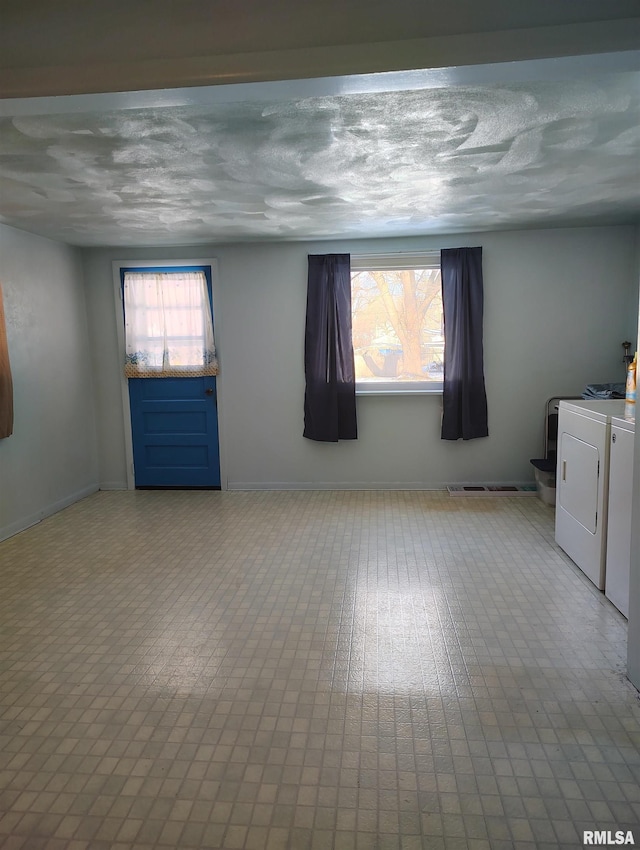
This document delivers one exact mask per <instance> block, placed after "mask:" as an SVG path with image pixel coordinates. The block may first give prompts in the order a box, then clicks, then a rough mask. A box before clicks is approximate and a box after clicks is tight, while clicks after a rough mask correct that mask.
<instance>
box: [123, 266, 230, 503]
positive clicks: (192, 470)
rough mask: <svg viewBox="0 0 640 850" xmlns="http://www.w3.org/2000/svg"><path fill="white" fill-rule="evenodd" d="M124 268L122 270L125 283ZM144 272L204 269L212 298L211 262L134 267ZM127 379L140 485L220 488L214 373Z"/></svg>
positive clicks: (135, 476)
mask: <svg viewBox="0 0 640 850" xmlns="http://www.w3.org/2000/svg"><path fill="white" fill-rule="evenodd" d="M126 271H128V270H127V269H122V270H121V276H122V281H123V282H124V275H125V272H126ZM131 271H134V270H131ZM146 271H152V272H170V273H173V272H176V273H177V272H179V271H204V272H205V275H206V278H207V285H208V290H209V299H210V300H211V269H210V267H204V268H203V267H193V266H190V267H188V268H181V269H176V268H157V267H153V268H144V269H141V268H136V269H135V272H146ZM128 381H129V400H130V405H131V435H132V440H133V465H134V478H135V486H136V488H138V489H139V488H155V487H157V488H172V487H173V488H182V489H189V488H205V489H218V490H219V489H220V452H219V441H218V409H217V398H216V378H215V377H212V376H199V377H163V378H129V379H128Z"/></svg>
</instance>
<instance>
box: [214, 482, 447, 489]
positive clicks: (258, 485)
mask: <svg viewBox="0 0 640 850" xmlns="http://www.w3.org/2000/svg"><path fill="white" fill-rule="evenodd" d="M228 489H229V490H446V489H447V485H446V484H445V483H444V482H439V481H438V482H431V483H429V482H424V481H409V482H407V481H229V484H228Z"/></svg>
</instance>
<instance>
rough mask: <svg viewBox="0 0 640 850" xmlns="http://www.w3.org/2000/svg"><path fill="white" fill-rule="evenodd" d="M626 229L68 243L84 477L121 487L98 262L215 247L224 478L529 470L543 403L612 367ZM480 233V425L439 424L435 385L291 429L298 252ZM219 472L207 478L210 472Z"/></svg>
mask: <svg viewBox="0 0 640 850" xmlns="http://www.w3.org/2000/svg"><path fill="white" fill-rule="evenodd" d="M635 243H636V229H635V228H634V227H603V228H579V229H556V230H547V231H514V232H502V233H484V234H467V235H464V236H460V235H457V236H450V237H447V238H435V237H431V238H425V239H395V240H371V241H368V242H364V241H358V242H356V241H354V242H349V243H347V242H317V243H282V244H252V245H226V246H219V247H215V246H198V247H195V248H192V249H185V248H174V249H171V250H166V251H158V250H151V249H147V250H136V251H131V250H123V249H95V250H94V249H87V250H85V251H84V252H83V256H84V262H85V277H86V282H87V299H88V310H89V318H90V326H91V329H92V343H93V355H94V358H95V368H96V374H97V377H98V380H97V415H98V431H99V456H100V481H101V482H102V483H103V485H105V486H109V487H114V486H125V482H126V468H125V449H124V445H125V443H124V433H123V425H122V403H121V392H120V386H121V385H120V380H121V379H120V368H121V366H120V364H121V359H122V357H121V354H120V352H118V350H117V342H116V326H115V315H114V301H113V282H112V270H111V261H112V260H114V259H124V260H132V259H145V258H149V259H152V258H153V259H162V258H164V259H171V258H179V259H182V258H188V257H190V256H191V257H203V256H212V257H213V256H215V257H217V258H218V260H219V271H220V282H219V288H218V294H217V297H216V300H215V303H214V310H215V325H216V334H217V342H218V347H219V350H220V362H221V375H220V378H219V388H220V415H221V419H222V421H221V427H222V435H223V443H222V450H223V452H224V461H225V468H226V470H227V475H228V480H227V482H226V483H227V484H228V486H229V487H230V488H242V487H256V488H260V487H300V488H304V487H353V486H356V487H358V486H360V487H393V486H397V487H442V486H444V485H446V484H447V483H453V482H460V481H483V482H487V481H490V482H522V481H529V480H531V477H532V469H531V466H530V463H529V459H530V458H531V457H536V456H540V454H541V451H542V433H543V414H544V407H545V402H546V400H547V398H548V397H550V396H553V395H575V394H579V393H580V392H581V391H582V388H583V387H584V385H585V384H586V383H588V382H603V381H610V380H621V381H622V380H623V379H624V369H623V366H622V363H621V360H622V353H623V351H622V346H621V343H622V341H623V340H624V339H627V338H630V335H631V334H632V333H634V332H635V323H636V319H635V316H631V315H630V313H629V304H630V303H631V302H632V299H635V302H634V303H637V297H638V296H637V276H636V273H635V272H636V269H635ZM460 245H482V246H483V248H484V275H485V372H486V382H487V394H488V402H489V429H490V436H489V438H487V439H482V440H475V441H471V442H469V443H463V442H461V441H460V442H458V443H448V442H443V441H441V440H440V438H439V425H440V398H439V397H403V398H361V397H360V398H359V399H358V424H359V433H360V437H359V439H358V441H357V442H344V443H340V444H338V445H325V444H318V443H314V442H311V441H309V440H305V439H304V438H303V437H302V425H303V414H302V406H303V396H304V373H303V338H304V316H305V302H306V273H307V271H306V269H307V266H306V262H307V261H306V257H307V254H308V253H326V252H330V251H351V252H353V253H367V252H370V253H376V252H382V251H389V250H396V251H400V250H418V249H420V248H422V249H433V248H436V247H440V246H442V247H447V246H460ZM224 484H225V482H223V486H224Z"/></svg>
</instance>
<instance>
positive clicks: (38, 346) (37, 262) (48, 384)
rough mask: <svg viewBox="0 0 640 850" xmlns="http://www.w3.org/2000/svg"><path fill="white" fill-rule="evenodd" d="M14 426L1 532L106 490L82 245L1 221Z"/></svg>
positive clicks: (2, 473)
mask: <svg viewBox="0 0 640 850" xmlns="http://www.w3.org/2000/svg"><path fill="white" fill-rule="evenodd" d="M0 281H1V282H2V288H3V293H4V304H5V311H6V318H7V336H8V342H9V357H10V361H11V371H12V374H13V385H14V414H15V416H14V433H13V434H12V436H11V437H8V438H7V439H4V440H0V539H3V538H4V537H7V536H9V535H10V534H13V533H15V532H17V531H20V530H22V529H23V528H26V527H27V526H29V525H31V524H33V523H34V522H37V521H38V520H40V519H42V517H43V516H47V515H48V514H51V513H54V512H55V511H56V510H60V508H62V507H65V506H66V505H68V504H71V502H73V501H75V500H76V499H78V498H81V497H82V496H84V495H87V494H88V493H90V492H93V491H94V490H96V489H97V485H98V465H97V451H96V436H95V421H94V414H93V397H92V393H93V390H92V380H91V372H90V367H89V363H88V359H87V353H88V351H89V338H88V333H87V319H86V312H85V299H84V288H83V280H82V265H81V262H80V256H79V252H78V251H77V250H76V249H74V248H70V247H69V246H67V245H62V244H59V243H57V242H52V241H50V240H48V239H43V238H41V237H39V236H33V235H32V234H29V233H24V232H22V231H20V230H15V229H13V228H11V227H6V226H5V225H0Z"/></svg>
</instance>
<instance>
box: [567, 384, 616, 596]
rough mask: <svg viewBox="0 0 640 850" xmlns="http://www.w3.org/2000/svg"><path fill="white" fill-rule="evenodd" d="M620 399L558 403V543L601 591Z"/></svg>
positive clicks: (603, 580)
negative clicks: (611, 446)
mask: <svg viewBox="0 0 640 850" xmlns="http://www.w3.org/2000/svg"><path fill="white" fill-rule="evenodd" d="M623 413H624V401H623V400H603V401H600V400H596V401H561V402H560V404H559V406H558V414H559V415H558V467H557V473H556V543H557V544H558V545H559V546H561V547H562V548H563V549H564V551H565V552H566V553H567V555H569V557H570V558H571V559H572V560H573V561H575V563H576V564H577V565H578V566H579V567H580V569H581V570H582V571H583V572H584V573H585V575H586V576H587V577H588V578H590V579H591V581H592V582H593V583H594V584H595V585H596V587H597V588H598V589H599V590H604V584H605V567H606V546H607V497H608V483H609V439H610V430H611V417H612V416H622V415H623Z"/></svg>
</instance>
